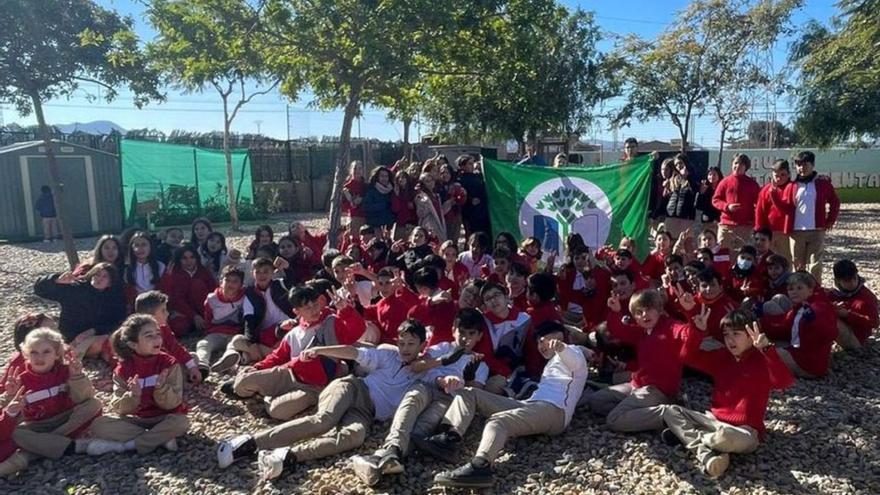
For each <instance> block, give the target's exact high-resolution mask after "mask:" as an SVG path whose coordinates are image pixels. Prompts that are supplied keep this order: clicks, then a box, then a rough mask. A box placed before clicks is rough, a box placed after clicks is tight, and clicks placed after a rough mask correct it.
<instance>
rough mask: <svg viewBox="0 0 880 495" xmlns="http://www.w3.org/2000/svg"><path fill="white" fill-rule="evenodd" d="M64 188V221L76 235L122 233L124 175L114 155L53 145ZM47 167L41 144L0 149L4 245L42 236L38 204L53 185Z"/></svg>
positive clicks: (60, 143) (0, 212)
mask: <svg viewBox="0 0 880 495" xmlns="http://www.w3.org/2000/svg"><path fill="white" fill-rule="evenodd" d="M52 146H53V148H52V149H53V150H54V152H55V156H56V157H57V159H58V168H59V171H60V173H61V182H62V184H63V185H64V198H63V199H64V204H63V205H61V207H62V208H63V209H64V213H65V215H66V219H67V221H68V223H69V224H70V227H71V231H72V232H73V234H74V235H85V234H94V233H99V232H116V231H119V230H121V229H122V173H121V169H120V165H119V157H118V156H117V155H114V154H112V153H107V152H104V151H99V150H95V149H92V148H87V147H85V146H80V145H76V144H71V143H65V142H63V141H53V142H52ZM49 183H50V180H49V166H48V162H47V160H46V148H45V144H44V143H43V141H29V142H23V143H16V144H12V145H9V146H5V147H2V148H0V239H26V238H32V237H37V236H42V233H43V227H42V222H41V221H40V218H39V214H38V213H37V212H36V210H34V203H35V202H36V200H37V198H39V196H40V188H41V187H42V186H44V185H49Z"/></svg>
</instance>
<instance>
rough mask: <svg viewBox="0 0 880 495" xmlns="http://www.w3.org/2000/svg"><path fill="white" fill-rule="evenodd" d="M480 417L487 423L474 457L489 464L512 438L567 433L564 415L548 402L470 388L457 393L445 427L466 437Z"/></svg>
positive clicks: (446, 416)
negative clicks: (512, 397)
mask: <svg viewBox="0 0 880 495" xmlns="http://www.w3.org/2000/svg"><path fill="white" fill-rule="evenodd" d="M477 413H480V414H482V415H483V416H486V417H487V418H488V419H487V421H486V426H484V427H483V436H482V437H481V438H480V446H479V447H478V448H477V452H476V454H475V457H482V458H483V459H486V460H487V461H489V462H492V461H494V460H495V458H496V457H498V453H499V452H501V449H502V448H504V444H505V443H507V439H508V438H510V437H523V436H528V435H543V434H547V435H558V434H560V433H562V432H563V431H565V411H563V410H562V409H560V408H558V407H556V406H554V405H553V404H551V403H549V402H543V401H534V402H531V401H519V400H515V399H511V398H509V397H502V396H500V395H495V394H493V393H490V392H487V391H485V390H481V389H477V388H471V387H465V388H463V389H461V390H459V391H457V392H456V393H455V398H454V399H453V400H452V404H450V406H449V409H448V410H447V411H446V415H445V416H444V417H443V423H445V424H447V425H449V426H450V427H451V428H452V429H453V430H454V431H455V432H457V433H458V434H459V435H461V436H462V437H463V436H464V434H465V433H466V432H467V430H468V427H470V425H471V421H473V419H474V416H475V415H476V414H477Z"/></svg>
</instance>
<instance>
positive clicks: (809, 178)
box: [781, 151, 840, 282]
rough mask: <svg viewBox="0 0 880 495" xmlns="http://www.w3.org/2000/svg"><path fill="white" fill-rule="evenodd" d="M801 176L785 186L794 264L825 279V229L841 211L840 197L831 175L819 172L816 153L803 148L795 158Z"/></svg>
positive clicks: (795, 266) (820, 279)
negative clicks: (817, 171) (823, 275)
mask: <svg viewBox="0 0 880 495" xmlns="http://www.w3.org/2000/svg"><path fill="white" fill-rule="evenodd" d="M794 164H795V167H796V169H797V177H796V178H795V180H793V181H792V182H790V183H789V184H788V186H786V188H785V194H784V196H783V197H784V199H783V202H782V204H781V207H782V208H784V209H785V210H786V212H787V213H788V221H787V223H786V225H785V227H786V229H785V233H786V234H788V235H790V236H791V255H792V264H793V266H794V268H795V269H796V270H807V271H809V272H810V273H812V274H813V277H815V278H816V281H818V282H821V281H822V256H823V255H824V254H825V232H827V231H829V230H831V228H832V227H833V226H834V222H836V221H837V215H838V214H839V213H840V199H839V198H838V197H837V192H836V191H835V190H834V185H832V184H831V179H830V178H829V177H827V176H820V175H819V174H817V173H816V155H815V154H814V153H813V152H812V151H801V152H800V153H798V154H797V156H796V157H795V159H794Z"/></svg>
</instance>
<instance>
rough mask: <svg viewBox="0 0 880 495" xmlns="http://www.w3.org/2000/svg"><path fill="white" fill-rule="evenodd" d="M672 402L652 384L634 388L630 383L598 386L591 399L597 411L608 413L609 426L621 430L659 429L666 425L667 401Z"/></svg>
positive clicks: (591, 403)
mask: <svg viewBox="0 0 880 495" xmlns="http://www.w3.org/2000/svg"><path fill="white" fill-rule="evenodd" d="M670 402H671V401H670V400H669V398H668V397H666V395H665V394H664V393H663V392H661V391H660V390H658V389H657V388H656V387H654V386H652V385H648V386H646V387H640V388H633V386H632V384H630V383H621V384H620V385H612V386H610V387H608V388H604V389H602V390H598V391H596V392H595V393H594V394H593V395H591V396H590V398H589V399H588V401H587V403H588V404H589V405H590V409H591V410H592V411H593V412H594V413H596V414H598V415H600V416H606V418H605V422H606V423H607V424H608V427H609V428H611V429H612V430H614V431H619V432H636V431H647V430H659V429H660V428H662V427H663V409H664V405H665V404H669V403H670Z"/></svg>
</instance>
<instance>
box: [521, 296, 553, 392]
mask: <svg viewBox="0 0 880 495" xmlns="http://www.w3.org/2000/svg"><path fill="white" fill-rule="evenodd" d="M526 313H528V315H529V316H530V317H532V325H531V326H530V327H529V330H528V332H527V333H526V341H525V343H524V344H523V364H524V365H525V367H526V373H528V374H529V376H531V377H532V379H533V380H537V379H539V378H540V377H541V373H542V372H543V371H544V365H546V364H547V360H546V359H544V356H542V355H541V352H540V351H538V338H537V337H536V336H535V328H537V327H538V325H540V324H541V323H544V322H545V321H562V314H560V312H559V308H558V307H557V306H556V304H554V303H553V302H544V303H538V305H536V306H533V305H531V304H529V305H528V306H527V309H526Z"/></svg>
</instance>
